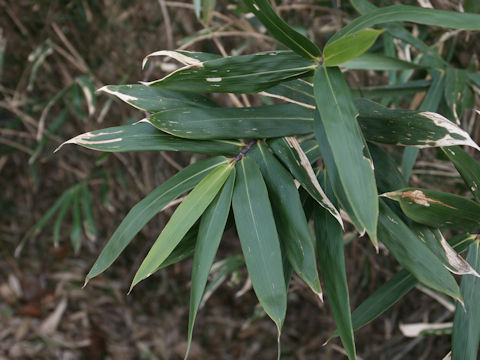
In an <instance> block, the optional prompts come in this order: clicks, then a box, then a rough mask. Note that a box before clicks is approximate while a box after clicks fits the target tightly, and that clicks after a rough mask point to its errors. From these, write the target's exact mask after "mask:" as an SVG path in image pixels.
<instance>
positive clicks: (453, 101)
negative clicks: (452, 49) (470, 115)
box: [444, 66, 468, 125]
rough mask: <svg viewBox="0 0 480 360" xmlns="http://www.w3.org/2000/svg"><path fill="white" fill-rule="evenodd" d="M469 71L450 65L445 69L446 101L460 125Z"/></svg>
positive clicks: (454, 118)
mask: <svg viewBox="0 0 480 360" xmlns="http://www.w3.org/2000/svg"><path fill="white" fill-rule="evenodd" d="M467 78H468V77H467V71H466V70H462V69H455V68H453V67H451V66H448V67H447V69H446V71H445V89H444V97H445V102H446V103H447V106H448V108H449V111H450V113H451V114H452V118H453V120H455V122H456V123H457V124H458V125H460V117H461V115H462V110H463V109H462V100H463V95H464V92H465V89H466V82H467Z"/></svg>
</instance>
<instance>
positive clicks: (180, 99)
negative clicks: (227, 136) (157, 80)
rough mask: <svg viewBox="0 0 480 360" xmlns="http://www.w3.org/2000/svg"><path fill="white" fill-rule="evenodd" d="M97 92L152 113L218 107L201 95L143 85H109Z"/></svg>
mask: <svg viewBox="0 0 480 360" xmlns="http://www.w3.org/2000/svg"><path fill="white" fill-rule="evenodd" d="M97 92H104V93H107V94H110V95H114V96H116V97H117V98H119V99H120V100H122V101H124V102H126V103H127V104H129V105H131V106H133V107H135V108H137V109H139V110H143V111H147V112H150V113H155V112H157V111H161V110H166V109H174V108H177V107H184V106H187V105H191V106H198V107H206V106H208V107H211V106H216V104H215V103H214V102H212V101H210V100H208V99H207V98H206V97H204V96H202V95H199V94H193V93H182V92H179V91H172V90H167V89H162V88H157V87H151V86H145V85H141V84H133V85H107V86H104V87H102V88H100V89H98V90H97Z"/></svg>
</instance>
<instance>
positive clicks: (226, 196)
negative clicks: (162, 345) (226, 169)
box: [185, 170, 235, 359]
mask: <svg viewBox="0 0 480 360" xmlns="http://www.w3.org/2000/svg"><path fill="white" fill-rule="evenodd" d="M234 184H235V170H233V171H232V172H231V174H230V176H229V177H228V179H227V181H226V182H225V185H224V186H223V188H222V190H221V191H220V192H219V193H218V194H217V196H216V198H215V199H214V200H213V201H212V203H211V204H210V205H209V207H208V208H207V210H206V211H205V213H204V214H203V215H202V218H201V220H200V228H199V230H198V236H197V244H196V246H195V256H194V258H193V266H192V287H191V290H190V311H189V317H188V345H187V351H186V354H185V359H186V358H187V357H188V353H189V351H190V345H191V343H192V335H193V325H194V323H195V318H196V316H197V312H198V308H199V306H200V302H201V301H202V296H203V293H204V291H205V285H206V284H207V280H208V274H209V272H210V268H211V267H212V264H213V260H214V259H215V254H216V253H217V250H218V246H219V244H220V240H221V239H222V235H223V231H224V228H225V224H226V222H227V217H228V213H229V211H230V204H231V200H232V193H233V186H234Z"/></svg>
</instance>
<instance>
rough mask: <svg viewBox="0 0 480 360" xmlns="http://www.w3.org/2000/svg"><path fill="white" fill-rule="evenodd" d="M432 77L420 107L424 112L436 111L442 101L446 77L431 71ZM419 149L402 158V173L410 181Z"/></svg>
mask: <svg viewBox="0 0 480 360" xmlns="http://www.w3.org/2000/svg"><path fill="white" fill-rule="evenodd" d="M430 75H431V76H432V84H431V85H430V88H429V89H428V91H427V95H426V96H425V99H424V100H423V102H422V105H420V110H422V111H436V110H437V108H438V106H439V104H440V101H441V99H442V93H443V84H444V80H445V76H444V75H443V74H442V73H440V72H439V71H430ZM418 151H419V150H418V149H414V148H407V149H405V151H404V152H403V157H402V173H403V175H404V177H405V179H406V180H407V181H408V179H409V178H410V174H411V172H412V169H413V166H414V164H415V160H416V159H417V155H418Z"/></svg>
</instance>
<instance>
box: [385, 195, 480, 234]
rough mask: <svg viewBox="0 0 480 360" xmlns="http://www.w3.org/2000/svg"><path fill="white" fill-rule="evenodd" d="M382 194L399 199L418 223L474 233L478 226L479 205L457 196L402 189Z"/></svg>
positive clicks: (479, 224)
mask: <svg viewBox="0 0 480 360" xmlns="http://www.w3.org/2000/svg"><path fill="white" fill-rule="evenodd" d="M383 196H386V197H388V198H390V199H392V200H395V201H398V202H399V203H400V207H401V208H402V211H403V212H404V213H405V215H407V216H408V217H409V218H411V219H412V220H414V221H416V222H418V223H420V224H425V225H428V226H432V227H445V228H449V229H456V230H465V231H473V232H475V231H477V230H478V228H479V226H480V204H478V203H476V202H474V201H472V200H468V199H465V198H464V197H461V196H458V195H454V194H449V193H445V192H441V191H436V190H428V189H417V188H404V189H400V190H396V191H392V192H388V193H385V194H383Z"/></svg>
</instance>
